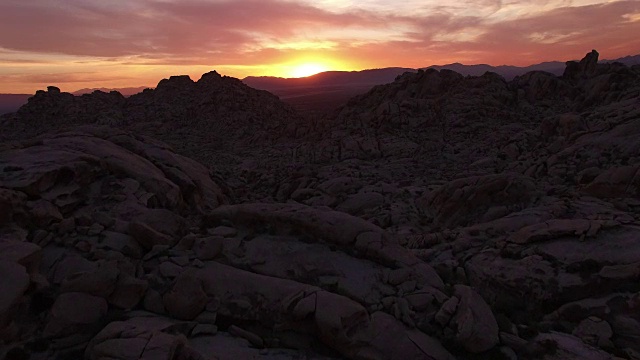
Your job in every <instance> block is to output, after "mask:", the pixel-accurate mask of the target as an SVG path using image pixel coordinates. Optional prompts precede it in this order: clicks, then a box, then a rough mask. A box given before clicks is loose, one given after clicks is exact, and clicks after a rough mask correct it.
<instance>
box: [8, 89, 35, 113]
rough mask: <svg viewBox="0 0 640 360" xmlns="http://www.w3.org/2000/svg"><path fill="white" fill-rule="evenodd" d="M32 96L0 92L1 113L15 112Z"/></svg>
mask: <svg viewBox="0 0 640 360" xmlns="http://www.w3.org/2000/svg"><path fill="white" fill-rule="evenodd" d="M30 97H31V95H28V94H0V115H2V114H7V113H12V112H15V111H16V110H18V109H19V108H20V106H22V105H24V104H26V103H27V99H29V98H30Z"/></svg>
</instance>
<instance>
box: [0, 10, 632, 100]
mask: <svg viewBox="0 0 640 360" xmlns="http://www.w3.org/2000/svg"><path fill="white" fill-rule="evenodd" d="M638 34H640V1H639V0H631V1H605V0H526V1H524V0H522V1H521V0H469V1H466V0H465V1H462V0H448V1H442V0H404V1H398V2H396V1H393V2H392V1H388V0H358V1H352V0H317V1H311V0H289V1H286V0H135V1H134V0H28V1H27V0H1V1H0V93H33V92H34V91H35V90H37V89H42V88H45V87H46V86H47V85H57V86H59V87H60V88H61V89H62V90H64V91H74V90H77V89H80V88H83V87H128V86H141V85H142V86H154V85H155V84H156V83H157V82H158V81H159V80H160V79H162V78H164V77H168V76H170V75H178V74H189V75H191V76H192V78H194V79H198V78H199V77H200V75H201V74H202V73H205V72H208V71H211V70H214V69H215V70H217V71H218V72H220V73H222V74H225V75H229V76H234V77H238V78H243V77H245V76H248V75H272V76H283V77H291V76H297V75H304V74H307V73H309V72H313V71H319V70H361V69H367V68H380V67H388V66H402V67H414V68H415V67H425V66H428V65H433V64H446V63H451V62H462V63H466V64H475V63H488V64H492V65H502V64H509V65H530V64H533V63H538V62H542V61H549V60H561V61H566V60H570V59H578V58H580V57H582V56H583V55H584V54H585V53H587V52H588V51H590V50H591V49H597V50H598V51H599V52H600V54H601V58H604V59H612V58H617V57H621V56H625V55H635V54H639V53H640V36H638Z"/></svg>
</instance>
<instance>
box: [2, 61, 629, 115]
mask: <svg viewBox="0 0 640 360" xmlns="http://www.w3.org/2000/svg"><path fill="white" fill-rule="evenodd" d="M601 62H603V63H612V62H620V63H623V64H625V65H627V66H631V65H636V64H640V55H634V56H626V57H623V58H619V59H615V60H601ZM429 68H433V69H436V70H441V69H447V70H453V71H455V72H458V73H460V74H462V75H465V76H468V75H470V76H480V75H482V74H484V73H485V72H494V73H496V74H499V75H500V76H502V77H504V78H505V79H506V80H512V79H513V78H515V77H516V76H520V75H523V74H525V73H527V72H530V71H546V72H549V73H551V74H554V75H562V72H563V71H564V68H565V63H564V62H559V61H551V62H543V63H540V64H535V65H530V66H525V67H518V66H509V65H501V66H492V65H487V64H479V65H464V64H461V63H453V64H447V65H432V66H429V67H426V68H422V69H429ZM416 71H417V69H412V68H403V67H390V68H382V69H369V70H361V71H326V72H322V73H319V74H316V75H312V76H309V77H304V78H281V77H272V76H248V77H246V78H244V79H242V81H243V82H244V83H245V84H247V85H249V86H251V87H253V88H255V89H260V90H267V91H269V92H271V93H273V94H275V95H277V96H278V97H280V98H281V99H282V100H283V101H285V102H286V103H289V104H290V105H293V106H294V108H296V109H298V110H304V111H308V112H310V113H313V114H320V115H321V114H323V113H325V112H326V111H328V110H332V109H335V108H337V107H338V106H341V105H344V104H345V103H346V102H347V100H349V99H350V98H351V97H353V96H355V95H359V94H363V93H365V92H367V91H368V90H369V89H370V88H371V87H372V86H375V85H380V84H387V83H390V82H392V81H393V80H395V78H396V77H398V76H400V75H402V74H403V73H405V72H416ZM146 88H148V87H146V86H141V87H128V88H85V89H80V90H77V91H75V92H73V94H74V95H84V94H89V93H91V92H94V91H96V90H99V91H102V92H111V91H118V92H120V93H121V94H122V95H124V96H131V95H134V94H137V93H139V92H141V91H143V90H144V89H146ZM28 97H29V96H28V95H22V94H19V95H18V94H0V114H5V113H9V112H14V111H16V110H17V109H18V108H19V107H20V106H21V105H22V104H24V103H26V100H27V99H28Z"/></svg>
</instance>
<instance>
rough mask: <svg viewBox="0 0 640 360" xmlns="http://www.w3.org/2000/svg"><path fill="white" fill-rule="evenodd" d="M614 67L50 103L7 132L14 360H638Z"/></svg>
mask: <svg viewBox="0 0 640 360" xmlns="http://www.w3.org/2000/svg"><path fill="white" fill-rule="evenodd" d="M597 58H598V54H597V52H595V51H594V52H592V53H589V54H587V56H586V57H585V58H584V59H583V60H582V61H580V62H569V63H568V64H567V69H566V71H565V73H564V75H563V76H561V77H556V76H553V75H552V74H548V73H544V72H533V73H528V74H525V75H523V76H520V77H517V78H515V79H514V80H513V81H510V82H506V81H504V79H502V78H501V77H499V76H497V75H495V74H490V73H487V74H485V75H483V76H479V77H463V76H461V75H459V74H457V73H455V72H452V71H446V70H442V71H436V70H427V71H420V72H418V73H407V74H405V75H402V76H400V77H398V78H397V79H396V81H395V82H393V83H391V84H387V85H382V86H377V87H374V88H373V89H372V90H371V91H370V92H369V93H367V94H365V95H362V96H358V97H356V98H354V99H352V100H351V101H350V102H349V103H348V104H347V105H346V106H345V107H343V108H341V109H338V110H337V111H336V113H335V114H334V115H333V116H330V117H328V118H323V119H307V120H305V121H300V119H301V117H300V116H298V115H296V114H295V113H293V112H292V111H291V110H290V109H288V108H287V107H285V106H284V105H282V104H281V103H280V102H279V101H278V100H277V99H276V98H275V97H273V96H271V95H270V94H268V93H266V92H257V91H254V90H252V89H250V88H247V87H246V86H244V85H242V84H241V83H239V81H237V80H235V79H230V78H226V77H221V76H219V75H218V74H217V73H209V74H205V75H204V76H203V77H202V79H200V80H199V81H197V82H193V81H192V80H191V79H189V78H188V77H172V78H170V79H166V80H163V81H161V82H160V84H159V85H158V87H157V88H156V89H155V90H146V91H144V92H143V93H141V94H138V95H135V96H132V97H130V98H124V97H122V96H120V95H119V94H117V93H111V94H105V93H99V92H97V93H94V94H92V95H87V96H82V97H73V96H71V95H69V94H65V93H62V92H60V90H59V89H57V88H55V87H50V88H49V89H48V90H47V91H46V92H45V91H43V92H38V93H37V94H36V95H35V96H34V97H33V98H32V99H31V101H30V102H29V104H27V105H26V106H25V107H23V108H22V109H21V110H20V111H19V112H18V113H17V114H14V115H10V116H4V117H3V118H2V120H1V121H0V125H1V126H2V128H3V130H4V129H5V128H6V129H7V131H4V132H3V133H2V135H0V136H2V137H3V139H4V140H6V141H3V142H1V143H0V278H1V279H3V280H2V281H1V282H0V358H3V359H25V358H32V359H63V358H65V359H66V358H74V359H75V358H84V359H176V360H177V359H193V360H201V359H251V358H273V359H291V360H293V359H301V358H307V359H338V358H346V359H437V360H439V359H507V358H508V359H515V358H519V359H577V358H580V359H582V358H587V359H612V358H623V359H637V358H638V354H639V353H640V346H639V345H638V344H639V343H640V341H639V339H640V317H639V316H638V314H639V313H640V312H639V308H640V297H639V291H640V285H639V284H638V277H639V276H640V245H639V244H638V241H637V239H638V237H639V236H640V215H639V211H640V199H639V196H640V191H639V189H640V182H639V181H638V178H639V176H638V171H639V169H640V145H639V143H638V141H637V138H638V135H640V109H639V108H638V102H639V101H640V68H638V67H632V68H628V67H625V66H624V65H621V64H599V63H598V62H597ZM82 124H84V125H82ZM100 124H103V125H104V124H109V125H110V126H111V127H103V126H101V125H100ZM65 126H67V127H66V128H65ZM68 126H72V128H71V129H70V128H69V127H68ZM212 129H213V130H212ZM45 132H46V133H45ZM36 133H43V134H41V135H39V136H36V137H34V135H35V134H36ZM148 135H151V136H152V137H148ZM153 137H157V138H159V139H160V140H162V141H164V142H160V141H157V140H152V138H153ZM165 142H166V143H169V144H170V145H166V144H165ZM170 146H171V147H170ZM185 155H188V156H192V157H194V158H196V159H197V160H199V161H200V162H201V163H202V164H201V163H198V162H196V161H194V160H191V159H190V158H188V157H185Z"/></svg>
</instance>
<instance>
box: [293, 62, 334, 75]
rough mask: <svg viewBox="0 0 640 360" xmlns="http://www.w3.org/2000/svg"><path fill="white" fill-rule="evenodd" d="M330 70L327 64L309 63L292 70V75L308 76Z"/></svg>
mask: <svg viewBox="0 0 640 360" xmlns="http://www.w3.org/2000/svg"><path fill="white" fill-rule="evenodd" d="M327 70H329V69H328V68H327V67H326V66H324V65H321V64H314V63H307V64H300V65H297V66H295V67H293V69H292V70H291V73H290V76H291V77H294V78H300V77H307V76H311V75H315V74H317V73H321V72H323V71H327Z"/></svg>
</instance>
